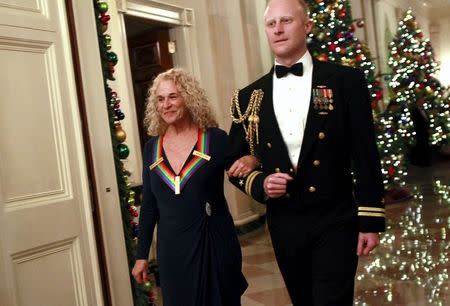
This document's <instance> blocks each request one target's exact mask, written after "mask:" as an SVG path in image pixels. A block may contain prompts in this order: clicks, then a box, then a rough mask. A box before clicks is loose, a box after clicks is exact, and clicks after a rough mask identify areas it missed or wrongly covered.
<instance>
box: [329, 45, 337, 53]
mask: <svg viewBox="0 0 450 306" xmlns="http://www.w3.org/2000/svg"><path fill="white" fill-rule="evenodd" d="M328 48H329V49H330V51H333V52H336V48H337V44H334V43H333V44H331V45H330V46H329V47H328Z"/></svg>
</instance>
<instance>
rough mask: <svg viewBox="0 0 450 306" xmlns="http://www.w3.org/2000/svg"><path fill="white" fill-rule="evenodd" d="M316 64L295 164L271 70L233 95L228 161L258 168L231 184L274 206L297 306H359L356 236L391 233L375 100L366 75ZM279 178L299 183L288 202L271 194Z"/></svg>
mask: <svg viewBox="0 0 450 306" xmlns="http://www.w3.org/2000/svg"><path fill="white" fill-rule="evenodd" d="M308 55H309V53H308ZM311 64H312V82H311V83H310V86H311V88H310V91H311V97H310V101H309V103H308V101H306V103H307V107H306V113H307V117H306V124H305V126H304V132H303V133H302V136H303V140H302V143H301V150H300V152H299V156H298V160H297V162H296V163H295V162H293V161H292V159H291V158H290V156H289V153H290V152H289V150H288V145H287V144H286V141H285V139H284V138H283V135H282V132H281V130H280V123H281V124H286V122H277V116H276V113H275V109H274V103H273V91H274V88H273V84H274V78H275V77H276V76H274V68H272V70H271V71H270V72H269V73H268V74H266V75H264V76H263V77H262V78H260V79H258V80H257V81H255V82H253V83H252V84H250V85H249V86H247V87H245V88H244V89H242V90H240V91H237V92H235V95H234V97H233V101H232V105H231V112H232V117H233V123H232V126H231V129H230V133H229V136H230V137H229V146H228V152H227V154H226V162H227V164H228V166H230V165H231V164H232V163H233V162H234V161H235V160H237V159H238V158H240V157H241V156H244V155H247V154H253V155H255V156H256V157H257V158H258V159H259V160H260V162H261V166H260V168H258V169H255V170H254V171H253V172H251V173H250V174H249V175H247V176H246V177H245V178H239V177H234V178H230V181H231V182H232V183H233V184H234V185H235V186H237V187H238V188H239V189H241V190H242V191H243V192H245V193H246V194H248V195H249V196H251V197H252V198H253V199H255V200H256V201H258V202H260V203H264V204H267V222H268V227H269V231H270V235H271V238H272V243H273V247H274V251H275V255H276V258H277V262H278V265H279V267H280V270H281V272H282V275H283V278H284V280H285V283H286V286H287V289H288V292H289V295H290V297H291V299H292V302H293V304H294V305H295V306H297V305H313V304H312V303H313V302H312V301H314V305H339V306H340V305H352V303H353V302H352V300H353V290H354V289H353V287H354V276H355V273H356V267H357V255H356V247H357V241H358V233H359V232H370V233H372V232H382V231H384V229H385V210H384V204H383V200H382V199H383V193H384V188H383V183H382V176H381V168H380V159H379V155H378V151H377V148H376V142H375V133H374V127H373V122H372V111H371V107H370V97H369V92H368V89H367V83H366V80H365V77H364V74H363V72H361V71H359V70H357V69H354V68H350V67H345V66H340V65H336V64H331V63H324V62H319V61H316V60H313V61H312V62H311ZM284 73H286V72H284ZM292 99H293V100H294V102H295V97H292ZM305 115H306V114H305ZM287 124H288V125H292V126H294V127H295V126H296V125H297V124H298V123H297V122H287ZM275 172H283V173H288V174H290V176H292V177H293V180H292V181H290V182H288V186H287V193H286V194H285V195H284V196H282V197H279V198H268V196H267V195H266V194H265V192H264V188H263V182H264V179H265V178H266V177H267V176H268V175H270V174H272V173H275ZM324 293H325V294H324Z"/></svg>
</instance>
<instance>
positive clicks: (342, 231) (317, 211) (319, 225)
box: [267, 205, 358, 306]
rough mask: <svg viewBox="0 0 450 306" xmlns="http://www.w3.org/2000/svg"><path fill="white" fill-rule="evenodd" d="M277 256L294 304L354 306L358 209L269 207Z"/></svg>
mask: <svg viewBox="0 0 450 306" xmlns="http://www.w3.org/2000/svg"><path fill="white" fill-rule="evenodd" d="M267 223H268V227H269V231H270V235H271V238H272V244H273V247H274V250H275V256H276V259H277V262H278V266H279V268H280V271H281V274H282V275H283V278H284V281H285V283H286V287H287V290H288V292H289V295H290V297H291V300H292V303H293V305H294V306H350V305H353V292H354V278H355V273H356V268H357V265H358V257H357V255H356V247H357V241H358V230H357V219H356V213H355V211H354V209H352V208H349V209H339V207H333V206H330V205H326V206H323V207H322V206H320V207H319V208H317V207H314V208H308V209H305V210H302V211H298V210H293V209H289V208H286V207H283V205H269V206H268V208H267Z"/></svg>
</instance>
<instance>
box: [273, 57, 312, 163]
mask: <svg viewBox="0 0 450 306" xmlns="http://www.w3.org/2000/svg"><path fill="white" fill-rule="evenodd" d="M300 62H301V63H303V76H296V75H293V74H292V73H288V74H287V75H286V76H284V77H282V78H279V79H278V78H277V76H276V75H275V71H274V75H273V108H274V111H275V117H276V119H277V122H278V126H279V128H280V131H281V135H282V136H283V140H284V142H285V144H286V147H287V149H288V152H289V158H290V160H291V163H292V165H293V166H294V167H297V162H298V158H299V156H300V149H301V147H302V142H303V134H304V132H305V125H306V119H307V117H308V110H309V103H310V99H311V86H312V71H313V61H312V57H311V54H310V53H309V52H308V51H306V53H305V54H304V55H303V56H302V57H301V58H300V59H299V60H298V61H297V63H300ZM275 65H279V64H278V63H277V61H275Z"/></svg>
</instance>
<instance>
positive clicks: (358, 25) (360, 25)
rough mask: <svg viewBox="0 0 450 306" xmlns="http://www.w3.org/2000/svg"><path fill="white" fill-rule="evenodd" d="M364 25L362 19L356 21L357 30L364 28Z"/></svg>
mask: <svg viewBox="0 0 450 306" xmlns="http://www.w3.org/2000/svg"><path fill="white" fill-rule="evenodd" d="M364 24H365V22H364V19H358V21H356V26H357V27H358V28H362V27H364Z"/></svg>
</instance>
